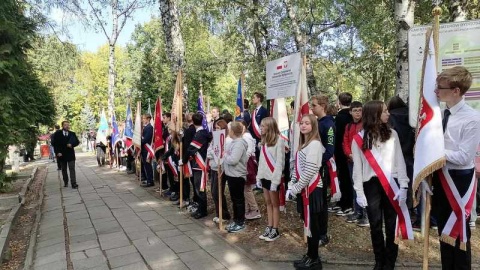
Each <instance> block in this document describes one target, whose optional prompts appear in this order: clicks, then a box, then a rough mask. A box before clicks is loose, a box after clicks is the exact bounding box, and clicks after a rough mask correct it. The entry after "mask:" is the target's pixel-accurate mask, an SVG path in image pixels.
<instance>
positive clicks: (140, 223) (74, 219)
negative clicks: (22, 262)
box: [33, 154, 361, 270]
mask: <svg viewBox="0 0 480 270" xmlns="http://www.w3.org/2000/svg"><path fill="white" fill-rule="evenodd" d="M78 156H79V157H78V160H77V164H76V172H77V181H78V184H79V189H78V190H75V189H72V188H71V187H68V188H64V187H63V182H62V181H61V179H60V177H61V176H60V173H59V172H57V170H56V164H54V163H51V164H49V165H48V169H49V172H48V175H47V180H46V185H45V195H46V196H45V200H44V208H43V215H42V221H41V224H40V228H39V232H38V238H37V245H36V247H35V251H36V254H35V259H34V266H33V269H35V270H56V269H61V270H64V269H69V270H71V269H96V270H100V269H122V270H127V269H132V270H142V269H169V270H176V269H292V268H293V267H292V266H291V264H290V263H266V262H256V261H252V260H251V259H250V258H249V257H247V256H246V255H245V254H244V253H243V252H241V251H240V250H238V249H236V248H235V247H233V246H232V245H230V244H229V243H227V242H226V241H225V240H223V239H222V238H220V237H219V236H217V235H215V234H214V233H212V231H211V230H210V229H208V228H206V227H203V226H202V225H199V224H198V223H195V222H193V221H192V220H191V219H190V218H188V216H187V215H185V214H184V213H181V212H179V211H178V208H177V207H174V206H172V205H171V204H170V203H169V202H166V201H162V200H158V199H157V198H155V197H154V196H152V195H151V194H149V193H148V192H147V191H146V190H144V189H143V188H141V187H139V186H138V185H137V184H136V183H135V182H134V181H132V179H133V177H132V176H131V175H126V174H124V173H118V172H116V171H115V170H110V169H108V168H105V167H103V168H99V167H97V165H96V161H95V158H94V157H92V156H89V155H86V154H79V155H78ZM66 243H67V244H66ZM325 268H326V269H349V268H350V269H361V268H359V267H345V266H343V267H338V266H331V267H325Z"/></svg>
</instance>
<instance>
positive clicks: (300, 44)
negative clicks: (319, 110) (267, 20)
mask: <svg viewBox="0 0 480 270" xmlns="http://www.w3.org/2000/svg"><path fill="white" fill-rule="evenodd" d="M283 2H284V4H285V8H286V10H287V13H288V17H289V18H290V22H291V25H292V31H293V35H294V38H295V45H296V47H297V51H299V52H302V53H305V51H306V50H305V44H306V40H305V38H304V37H303V36H302V31H301V30H300V26H299V24H298V20H297V16H296V14H295V10H294V8H293V4H292V1H291V0H284V1H283ZM306 71H307V85H308V91H309V94H310V95H311V94H315V93H317V91H318V90H317V81H316V80H315V75H314V74H313V67H312V64H311V63H310V61H309V58H308V56H307V65H306Z"/></svg>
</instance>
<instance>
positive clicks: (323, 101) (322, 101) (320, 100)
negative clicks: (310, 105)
mask: <svg viewBox="0 0 480 270" xmlns="http://www.w3.org/2000/svg"><path fill="white" fill-rule="evenodd" d="M311 100H312V101H314V100H316V101H317V104H318V105H320V106H322V107H323V109H324V110H325V113H326V112H327V111H328V108H329V107H330V106H329V105H328V97H327V96H324V95H315V96H312V97H311Z"/></svg>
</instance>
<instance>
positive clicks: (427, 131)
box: [413, 31, 445, 190]
mask: <svg viewBox="0 0 480 270" xmlns="http://www.w3.org/2000/svg"><path fill="white" fill-rule="evenodd" d="M430 32H431V31H429V32H428V33H430ZM427 42H428V43H427V44H428V45H427V46H426V48H425V53H424V54H425V56H424V57H425V58H424V68H423V80H422V82H423V84H422V90H421V91H422V93H421V94H422V97H421V99H420V106H419V113H418V114H419V115H418V134H417V140H416V144H415V151H414V159H415V161H414V164H413V179H414V186H413V190H417V188H418V186H419V185H420V182H421V181H422V180H423V179H425V177H427V176H428V175H430V174H432V173H433V172H434V171H436V170H438V169H440V168H442V167H443V166H444V165H445V144H444V137H443V128H442V115H441V110H440V106H439V104H438V100H437V96H436V94H435V88H436V79H437V66H436V61H435V59H436V58H435V50H434V45H433V38H432V36H431V35H430V36H429V37H427Z"/></svg>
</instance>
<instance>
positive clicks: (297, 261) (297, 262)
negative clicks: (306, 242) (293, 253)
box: [293, 254, 308, 268]
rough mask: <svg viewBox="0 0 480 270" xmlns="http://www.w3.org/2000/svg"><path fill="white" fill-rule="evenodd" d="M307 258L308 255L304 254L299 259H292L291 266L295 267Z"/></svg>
mask: <svg viewBox="0 0 480 270" xmlns="http://www.w3.org/2000/svg"><path fill="white" fill-rule="evenodd" d="M307 259H308V255H307V254H305V255H303V257H302V258H301V259H300V260H296V261H293V267H295V268H297V267H298V266H299V265H300V264H303V263H305V261H306V260H307Z"/></svg>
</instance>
